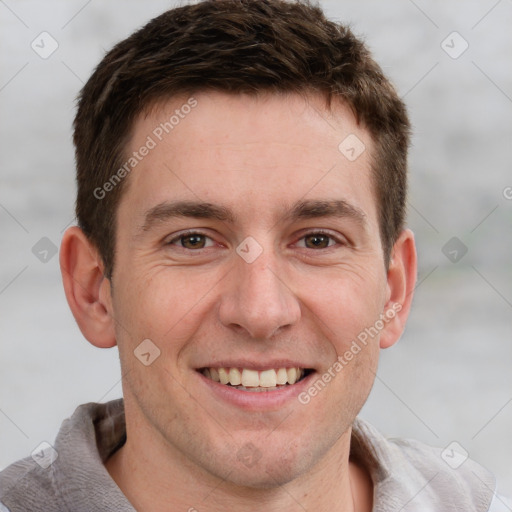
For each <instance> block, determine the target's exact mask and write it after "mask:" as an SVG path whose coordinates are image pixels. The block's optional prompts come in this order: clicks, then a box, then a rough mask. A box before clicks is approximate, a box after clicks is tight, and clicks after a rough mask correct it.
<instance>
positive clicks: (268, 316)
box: [219, 251, 301, 339]
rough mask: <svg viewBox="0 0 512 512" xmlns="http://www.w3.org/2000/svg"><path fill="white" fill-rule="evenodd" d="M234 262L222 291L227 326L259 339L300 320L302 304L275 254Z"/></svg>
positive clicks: (222, 318) (268, 336)
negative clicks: (287, 280) (249, 260)
mask: <svg viewBox="0 0 512 512" xmlns="http://www.w3.org/2000/svg"><path fill="white" fill-rule="evenodd" d="M234 264H235V268H234V269H233V271H232V272H230V273H229V275H228V276H227V278H226V281H225V282H224V289H223V290H222V293H221V302H220V308H219V317H220V321H221V322H222V324H223V325H225V326H226V327H229V328H231V329H237V330H239V331H240V330H244V331H245V332H246V333H247V334H248V335H250V336H251V337H252V338H255V339H269V338H271V337H272V336H273V335H274V334H276V333H277V332H278V331H279V330H280V329H281V330H283V329H284V328H286V327H288V326H292V325H294V324H296V323H297V321H298V320H299V318H300V315H301V311H300V303H299V301H298V298H297V297H296V296H295V293H294V292H293V291H292V289H291V288H290V283H287V282H286V277H285V276H284V275H283V273H282V272H280V271H279V265H278V263H277V259H276V258H275V256H274V255H272V254H267V253H266V252H265V251H264V252H263V253H262V254H261V255H260V256H259V257H258V258H257V259H256V261H254V262H252V263H247V262H246V261H244V260H243V259H242V258H239V257H238V256H237V257H236V261H235V263H234Z"/></svg>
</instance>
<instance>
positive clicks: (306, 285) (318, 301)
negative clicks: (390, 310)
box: [299, 268, 386, 355]
mask: <svg viewBox="0 0 512 512" xmlns="http://www.w3.org/2000/svg"><path fill="white" fill-rule="evenodd" d="M382 274H383V273H382ZM299 289H300V290H301V292H300V299H301V301H302V303H303V304H304V306H305V311H306V312H307V311H309V314H310V316H311V317H312V321H313V322H315V324H316V326H317V328H320V329H321V330H322V333H323V334H324V336H325V337H327V338H328V339H329V340H330V341H331V344H332V345H333V347H334V348H335V349H336V352H337V354H338V355H339V354H341V353H343V352H344V351H345V350H347V349H348V347H349V346H350V344H351V342H352V341H353V340H354V339H357V337H358V336H359V335H360V334H361V333H364V332H365V330H366V329H368V328H370V327H372V326H373V325H374V324H375V323H376V321H377V320H378V319H379V318H380V314H381V313H382V312H383V307H384V304H385V290H386V281H385V278H384V277H383V275H380V274H379V273H378V272H370V271H368V270H365V269H354V268H351V269H348V268H345V269H339V270H338V271H336V272H330V273H329V274H328V275H327V274H326V275H321V274H318V275H317V276H316V279H309V278H308V279H301V282H300V283H299ZM306 314H307V313H306Z"/></svg>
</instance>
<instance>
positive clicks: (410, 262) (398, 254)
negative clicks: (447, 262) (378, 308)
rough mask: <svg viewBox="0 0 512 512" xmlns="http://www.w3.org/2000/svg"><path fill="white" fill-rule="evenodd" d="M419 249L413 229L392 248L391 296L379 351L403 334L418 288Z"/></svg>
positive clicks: (389, 274) (403, 235) (402, 236)
mask: <svg viewBox="0 0 512 512" xmlns="http://www.w3.org/2000/svg"><path fill="white" fill-rule="evenodd" d="M416 272H417V259H416V246H415V243H414V234H413V232H412V231H411V230H410V229H405V230H404V231H402V233H401V234H400V236H399V237H398V239H397V241H396V242H395V244H394V246H393V250H392V253H391V261H390V263H389V269H388V275H387V280H388V294H387V302H386V305H385V309H384V312H383V313H384V315H385V317H386V318H387V322H386V327H385V329H384V330H383V331H382V333H381V337H380V348H388V347H391V346H392V345H394V344H395V343H396V342H397V341H398V340H399V339H400V336H401V335H402V333H403V331H404V328H405V323H406V321H407V318H408V316H409V311H410V309H411V303H412V298H413V294H414V287H415V286H416Z"/></svg>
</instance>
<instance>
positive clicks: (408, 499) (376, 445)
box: [353, 418, 499, 512]
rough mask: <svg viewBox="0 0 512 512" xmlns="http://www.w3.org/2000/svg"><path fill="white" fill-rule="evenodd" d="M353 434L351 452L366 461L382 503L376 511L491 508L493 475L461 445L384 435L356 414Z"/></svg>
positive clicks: (473, 511)
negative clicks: (437, 443) (434, 443)
mask: <svg viewBox="0 0 512 512" xmlns="http://www.w3.org/2000/svg"><path fill="white" fill-rule="evenodd" d="M353 438H354V439H353V447H354V448H355V450H356V452H358V453H359V454H360V456H362V458H363V459H364V460H369V461H370V466H371V468H369V470H370V472H371V474H372V478H373V481H374V485H375V490H374V494H375V502H376V504H377V505H379V502H380V504H381V505H382V507H381V506H378V508H377V509H376V510H377V511H381V510H382V511H385V510H398V509H401V507H402V509H403V510H404V511H405V510H408V509H411V510H413V509H414V510H443V511H458V510H464V511H466V512H469V511H471V512H488V511H489V510H491V511H492V512H494V510H493V509H490V507H491V503H492V504H493V506H496V505H495V498H494V496H495V490H496V481H495V478H494V476H493V475H492V473H490V472H489V471H488V470H487V469H485V468H484V467H482V466H481V465H480V464H478V463H476V462H475V461H473V460H471V459H470V458H469V457H468V454H467V453H466V452H465V451H464V450H463V449H462V447H460V445H457V444H455V443H453V444H451V445H449V446H448V447H447V448H444V449H443V448H437V447H434V446H429V445H427V444H425V443H422V442H420V441H416V440H414V439H387V438H386V437H384V436H383V435H382V434H381V433H379V432H378V431H377V430H376V429H375V428H374V427H372V426H371V425H370V424H368V423H367V422H365V421H363V420H361V419H360V418H358V419H357V420H356V421H355V423H354V426H353ZM493 500H494V501H493ZM411 507H412V508H411ZM497 510H499V509H497ZM496 512H497V511H496Z"/></svg>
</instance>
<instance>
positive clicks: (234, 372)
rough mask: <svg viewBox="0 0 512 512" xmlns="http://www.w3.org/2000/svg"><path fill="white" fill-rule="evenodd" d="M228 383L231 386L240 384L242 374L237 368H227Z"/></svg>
mask: <svg viewBox="0 0 512 512" xmlns="http://www.w3.org/2000/svg"><path fill="white" fill-rule="evenodd" d="M244 371H245V370H244ZM229 383H230V384H231V385H232V386H240V384H242V374H241V373H240V370H239V369H238V368H231V369H230V370H229ZM244 385H245V384H244Z"/></svg>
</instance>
